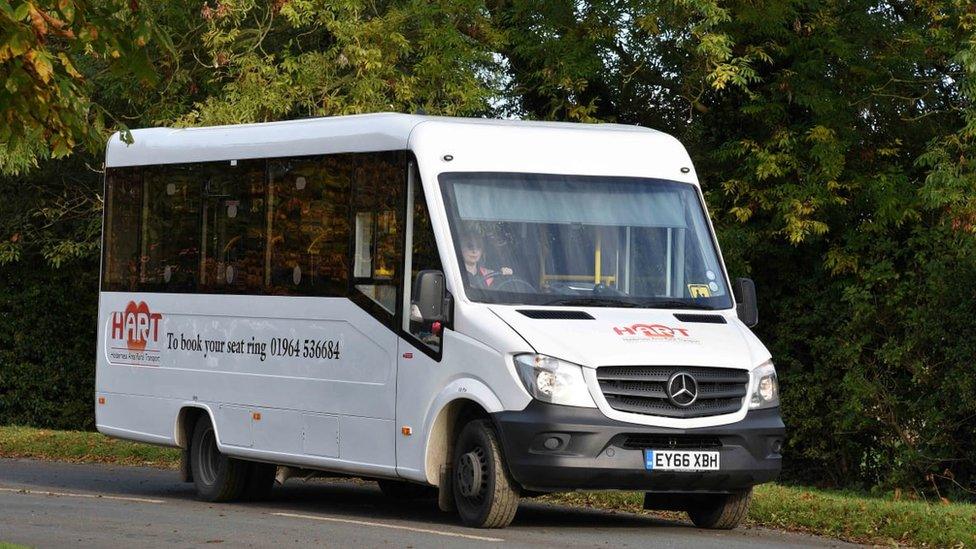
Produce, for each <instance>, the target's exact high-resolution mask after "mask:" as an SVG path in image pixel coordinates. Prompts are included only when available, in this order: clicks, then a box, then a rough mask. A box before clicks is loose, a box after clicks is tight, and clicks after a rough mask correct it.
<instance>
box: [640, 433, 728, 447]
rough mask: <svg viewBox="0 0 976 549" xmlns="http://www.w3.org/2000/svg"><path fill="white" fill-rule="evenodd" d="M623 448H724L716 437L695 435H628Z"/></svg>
mask: <svg viewBox="0 0 976 549" xmlns="http://www.w3.org/2000/svg"><path fill="white" fill-rule="evenodd" d="M621 446H622V447H624V448H628V449H632V450H641V449H643V448H651V449H658V450H712V449H716V448H721V447H722V441H721V440H720V439H719V438H718V437H714V436H695V435H645V434H632V435H627V436H626V437H625V438H624V440H623V442H622V443H621Z"/></svg>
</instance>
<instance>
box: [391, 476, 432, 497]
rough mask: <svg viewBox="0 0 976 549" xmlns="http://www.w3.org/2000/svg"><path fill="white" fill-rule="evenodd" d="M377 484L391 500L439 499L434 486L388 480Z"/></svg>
mask: <svg viewBox="0 0 976 549" xmlns="http://www.w3.org/2000/svg"><path fill="white" fill-rule="evenodd" d="M376 484H378V485H379V487H380V490H381V491H382V492H383V495H384V496H386V497H388V498H390V499H396V500H401V501H411V500H418V499H435V498H436V497H437V488H434V487H433V486H424V485H422V484H415V483H413V482H404V481H402V480H387V479H383V480H377V481H376Z"/></svg>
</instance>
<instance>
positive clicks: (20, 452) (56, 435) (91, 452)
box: [0, 427, 180, 469]
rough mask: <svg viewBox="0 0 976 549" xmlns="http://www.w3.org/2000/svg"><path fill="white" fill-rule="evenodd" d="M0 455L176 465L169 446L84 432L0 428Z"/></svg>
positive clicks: (175, 454) (176, 456)
mask: <svg viewBox="0 0 976 549" xmlns="http://www.w3.org/2000/svg"><path fill="white" fill-rule="evenodd" d="M0 457H21V458H22V457H28V458H38V459H48V460H54V461H69V462H76V463H91V462H97V463H115V464H119V465H145V466H148V467H162V468H166V469H175V468H176V467H177V466H178V465H179V461H180V452H179V450H176V449H173V448H164V447H161V446H152V445H150V444H140V443H138V442H127V441H124V440H116V439H114V438H109V437H107V436H105V435H102V434H100V433H90V432H86V431H52V430H48V429H33V428H30V427H0Z"/></svg>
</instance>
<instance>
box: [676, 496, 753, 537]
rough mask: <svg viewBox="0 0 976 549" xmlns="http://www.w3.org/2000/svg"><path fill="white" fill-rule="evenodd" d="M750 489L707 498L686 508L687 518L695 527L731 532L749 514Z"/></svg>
mask: <svg viewBox="0 0 976 549" xmlns="http://www.w3.org/2000/svg"><path fill="white" fill-rule="evenodd" d="M751 500H752V488H749V489H748V490H745V491H742V492H738V493H735V494H723V495H714V496H709V497H708V499H704V498H703V499H701V500H699V501H696V502H694V503H692V504H691V505H690V506H689V507H688V517H690V518H691V522H693V523H695V526H697V527H699V528H709V529H714V530H731V529H733V528H735V527H736V526H738V525H739V523H741V522H742V520H743V519H745V518H746V515H748V514H749V502H750V501H751Z"/></svg>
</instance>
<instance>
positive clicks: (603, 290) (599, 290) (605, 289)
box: [593, 282, 625, 296]
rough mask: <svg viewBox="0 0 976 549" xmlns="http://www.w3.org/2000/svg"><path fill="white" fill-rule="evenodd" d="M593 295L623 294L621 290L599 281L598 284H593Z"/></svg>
mask: <svg viewBox="0 0 976 549" xmlns="http://www.w3.org/2000/svg"><path fill="white" fill-rule="evenodd" d="M593 295H600V296H608V295H612V296H620V295H625V294H624V293H623V292H621V291H620V290H618V289H616V288H611V287H610V286H607V285H606V284H604V283H603V282H600V283H599V284H597V285H595V286H593Z"/></svg>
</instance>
